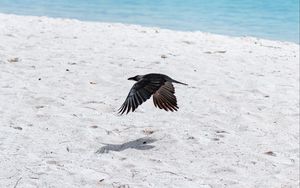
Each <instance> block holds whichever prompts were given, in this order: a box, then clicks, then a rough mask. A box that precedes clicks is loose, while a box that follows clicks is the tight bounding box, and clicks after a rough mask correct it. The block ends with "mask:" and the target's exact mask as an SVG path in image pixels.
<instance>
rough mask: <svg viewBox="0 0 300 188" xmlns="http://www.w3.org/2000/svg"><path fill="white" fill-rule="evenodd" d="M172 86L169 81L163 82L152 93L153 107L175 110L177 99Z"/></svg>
mask: <svg viewBox="0 0 300 188" xmlns="http://www.w3.org/2000/svg"><path fill="white" fill-rule="evenodd" d="M174 94H175V89H174V86H173V84H172V83H171V82H165V83H164V84H163V85H162V86H161V87H160V88H159V89H158V90H157V91H156V92H155V93H154V94H153V103H154V106H155V107H158V108H160V109H164V110H166V111H169V110H170V111H172V112H173V111H177V109H178V106H177V99H176V96H175V95H174Z"/></svg>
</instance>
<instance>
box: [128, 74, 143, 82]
mask: <svg viewBox="0 0 300 188" xmlns="http://www.w3.org/2000/svg"><path fill="white" fill-rule="evenodd" d="M142 77H143V76H142V75H136V76H134V77H130V78H128V80H134V81H139V80H140V79H142Z"/></svg>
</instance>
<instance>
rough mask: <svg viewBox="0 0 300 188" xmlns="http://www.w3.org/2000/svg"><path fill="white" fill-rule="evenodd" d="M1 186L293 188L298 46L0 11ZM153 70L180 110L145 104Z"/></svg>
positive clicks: (296, 181)
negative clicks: (142, 96) (121, 111)
mask: <svg viewBox="0 0 300 188" xmlns="http://www.w3.org/2000/svg"><path fill="white" fill-rule="evenodd" d="M0 23H1V24H0V187H11V188H14V187H17V188H31V187H33V188H34V187H43V188H44V187H47V188H48V187H49V188H50V187H51V188H74V187H83V188H89V187H92V188H93V187H99V188H144V187H145V188H147V187H153V188H175V187H176V188H219V187H230V188H231V187H234V188H235V187H236V188H252V187H261V188H267V187H270V188H290V187H293V188H294V187H298V186H299V95H298V94H299V45H298V44H294V43H288V42H279V41H269V40H263V39H256V38H251V37H235V38H233V37H227V36H221V35H213V34H209V33H202V32H176V31H171V30H164V29H160V28H147V27H141V26H137V25H126V24H118V23H96V22H81V21H77V20H69V19H53V18H46V17H31V16H26V17H25V16H15V15H6V14H0ZM151 72H158V73H164V74H167V75H169V76H171V77H173V78H174V79H176V80H178V81H182V82H185V83H188V84H189V85H188V86H183V85H175V88H176V96H177V99H178V105H179V108H180V109H179V111H178V112H176V113H171V112H165V111H162V110H159V109H157V108H155V107H154V105H153V102H152V99H151V100H148V101H147V102H146V103H144V104H143V105H142V106H140V107H139V108H138V109H137V111H136V112H135V113H130V114H128V115H124V116H119V115H118V114H117V110H118V108H119V107H120V106H121V104H122V103H123V102H124V100H125V98H126V96H127V94H128V92H129V89H130V88H131V86H132V85H133V83H134V82H133V81H129V80H127V78H128V77H131V76H135V75H137V74H146V73H151Z"/></svg>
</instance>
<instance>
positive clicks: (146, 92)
mask: <svg viewBox="0 0 300 188" xmlns="http://www.w3.org/2000/svg"><path fill="white" fill-rule="evenodd" d="M163 83H164V82H163V81H161V80H156V81H150V80H147V79H141V80H139V81H138V82H136V83H135V84H134V85H133V86H132V88H131V89H130V91H129V94H128V96H127V98H126V100H125V102H124V103H123V105H122V106H121V107H120V109H119V113H120V114H123V113H124V112H126V114H128V112H130V111H132V112H133V111H134V110H135V109H136V108H137V107H138V106H139V105H141V104H142V103H143V102H145V101H146V100H148V99H149V98H150V97H151V95H152V94H153V93H155V92H156V91H157V90H158V89H159V88H160V87H161V85H163Z"/></svg>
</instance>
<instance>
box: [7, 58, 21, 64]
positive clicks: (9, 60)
mask: <svg viewBox="0 0 300 188" xmlns="http://www.w3.org/2000/svg"><path fill="white" fill-rule="evenodd" d="M7 61H8V62H10V63H16V62H19V61H20V59H19V58H18V57H15V58H11V59H8V60H7Z"/></svg>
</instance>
